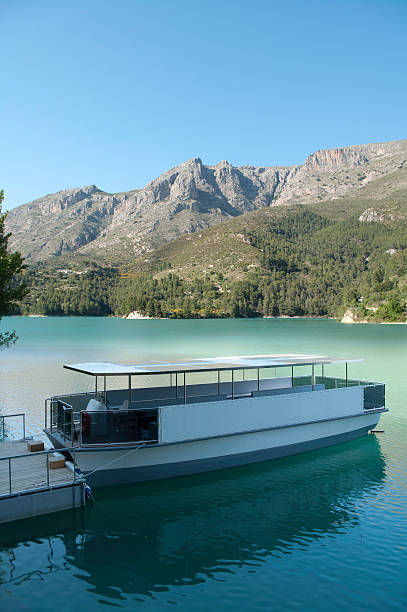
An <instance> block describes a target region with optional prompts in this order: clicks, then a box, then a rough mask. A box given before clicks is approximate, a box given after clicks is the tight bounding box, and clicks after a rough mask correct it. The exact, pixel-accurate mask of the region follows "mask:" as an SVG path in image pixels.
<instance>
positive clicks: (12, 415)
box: [0, 412, 26, 442]
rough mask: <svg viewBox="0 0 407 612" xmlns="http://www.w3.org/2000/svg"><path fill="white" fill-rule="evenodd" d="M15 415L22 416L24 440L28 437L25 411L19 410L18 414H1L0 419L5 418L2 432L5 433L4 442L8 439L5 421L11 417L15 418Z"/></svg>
mask: <svg viewBox="0 0 407 612" xmlns="http://www.w3.org/2000/svg"><path fill="white" fill-rule="evenodd" d="M15 417H22V420H23V440H25V439H26V437H25V413H24V412H18V413H16V414H0V419H3V424H2V433H3V437H2V441H3V442H4V440H5V439H6V426H5V421H6V419H11V418H15Z"/></svg>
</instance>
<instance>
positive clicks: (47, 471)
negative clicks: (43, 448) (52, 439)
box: [47, 451, 49, 488]
mask: <svg viewBox="0 0 407 612" xmlns="http://www.w3.org/2000/svg"><path fill="white" fill-rule="evenodd" d="M47 487H48V488H49V452H48V451H47Z"/></svg>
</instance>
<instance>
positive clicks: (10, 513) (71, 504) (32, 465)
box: [0, 441, 85, 523]
mask: <svg viewBox="0 0 407 612" xmlns="http://www.w3.org/2000/svg"><path fill="white" fill-rule="evenodd" d="M54 452H55V451H39V452H29V451H28V450H27V442H26V441H21V442H14V441H10V442H8V441H5V442H0V523H4V522H9V521H14V520H17V519H20V518H28V517H33V516H38V515H40V514H48V513H50V512H56V511H59V510H66V509H70V508H77V507H80V506H83V505H84V503H85V500H84V494H85V481H84V479H83V478H82V477H80V476H78V475H76V474H74V473H73V471H72V470H70V469H69V468H68V467H58V468H57V469H51V468H50V465H51V464H52V462H53V461H55V458H54V455H53V453H54Z"/></svg>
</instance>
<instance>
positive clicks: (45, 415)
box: [44, 400, 48, 429]
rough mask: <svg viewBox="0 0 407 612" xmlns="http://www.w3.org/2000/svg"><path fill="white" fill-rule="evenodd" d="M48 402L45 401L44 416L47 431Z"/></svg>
mask: <svg viewBox="0 0 407 612" xmlns="http://www.w3.org/2000/svg"><path fill="white" fill-rule="evenodd" d="M47 401H48V400H45V402H44V403H45V414H44V427H45V429H47Z"/></svg>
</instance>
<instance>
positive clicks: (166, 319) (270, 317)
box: [2, 314, 407, 325]
mask: <svg viewBox="0 0 407 612" xmlns="http://www.w3.org/2000/svg"><path fill="white" fill-rule="evenodd" d="M8 317H19V318H25V319H48V318H52V317H55V318H60V319H68V318H72V317H75V318H78V319H79V318H80V319H90V318H98V319H99V318H103V317H106V318H108V319H123V320H128V321H146V320H147V321H170V320H172V321H211V320H212V321H215V320H222V321H225V320H232V321H233V320H235V319H242V320H251V319H275V320H279V319H291V320H294V319H308V320H319V321H336V322H337V323H341V324H342V325H407V321H368V320H362V321H342V320H340V319H339V318H336V317H312V316H302V315H296V316H294V317H289V316H288V315H282V316H281V317H272V316H269V315H267V316H264V317H260V316H259V317H191V318H188V319H187V318H182V317H179V318H173V319H171V317H149V316H148V315H144V316H139V317H129V316H125V315H40V314H28V315H3V317H2V318H3V319H5V318H8Z"/></svg>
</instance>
